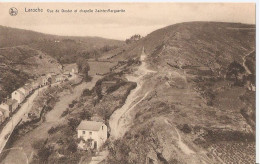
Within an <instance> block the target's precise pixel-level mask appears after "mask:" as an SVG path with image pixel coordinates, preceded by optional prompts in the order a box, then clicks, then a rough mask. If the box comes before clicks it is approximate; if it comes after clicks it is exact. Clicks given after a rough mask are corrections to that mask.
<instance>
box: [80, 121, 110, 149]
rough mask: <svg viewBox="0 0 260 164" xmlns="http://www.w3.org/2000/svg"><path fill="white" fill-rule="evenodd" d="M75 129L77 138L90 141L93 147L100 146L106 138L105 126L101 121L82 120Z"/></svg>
mask: <svg viewBox="0 0 260 164" xmlns="http://www.w3.org/2000/svg"><path fill="white" fill-rule="evenodd" d="M77 131H78V138H82V139H83V140H84V141H86V142H88V143H90V147H91V148H94V149H98V148H100V146H102V145H103V144H104V143H105V141H106V140H107V126H106V125H105V124H104V123H103V122H98V121H86V120H83V121H81V123H80V124H79V126H78V128H77Z"/></svg>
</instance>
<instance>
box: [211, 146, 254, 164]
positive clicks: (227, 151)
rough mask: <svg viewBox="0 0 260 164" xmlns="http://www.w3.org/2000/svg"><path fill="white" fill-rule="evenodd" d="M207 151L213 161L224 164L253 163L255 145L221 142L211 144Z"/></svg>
mask: <svg viewBox="0 0 260 164" xmlns="http://www.w3.org/2000/svg"><path fill="white" fill-rule="evenodd" d="M209 151H210V154H211V155H212V158H213V159H216V160H217V161H221V162H223V163H226V164H231V163H243V164H252V163H255V143H252V142H250V143H245V142H221V143H217V144H213V145H212V146H211V147H210V148H209Z"/></svg>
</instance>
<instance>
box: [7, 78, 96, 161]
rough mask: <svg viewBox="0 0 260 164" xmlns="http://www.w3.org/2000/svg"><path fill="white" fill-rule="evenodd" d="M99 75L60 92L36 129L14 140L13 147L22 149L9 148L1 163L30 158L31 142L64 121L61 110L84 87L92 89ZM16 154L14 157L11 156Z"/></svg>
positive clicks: (31, 151)
mask: <svg viewBox="0 0 260 164" xmlns="http://www.w3.org/2000/svg"><path fill="white" fill-rule="evenodd" d="M99 78H100V76H94V77H93V79H92V81H91V82H82V83H81V84H79V85H77V86H76V87H74V88H73V90H72V91H71V92H65V93H64V92H63V93H61V94H60V100H59V101H58V102H57V103H56V105H55V106H54V108H53V109H52V110H51V111H50V112H48V113H47V114H46V121H45V122H42V123H41V124H40V125H39V126H38V127H37V128H36V129H34V130H32V131H31V132H29V133H27V134H25V135H24V136H23V137H21V138H19V139H18V140H17V141H15V142H14V144H13V147H21V148H23V150H24V151H21V150H16V149H14V150H11V151H10V152H9V153H8V155H7V156H6V158H5V159H4V161H3V163H8V164H10V163H21V161H23V162H25V159H26V157H27V158H28V160H29V161H30V160H31V157H32V156H33V154H34V151H33V148H32V144H33V142H34V141H37V140H40V139H44V138H47V137H48V130H49V129H50V128H51V127H55V126H57V125H60V124H64V123H66V119H65V118H64V117H60V116H61V114H62V113H63V111H65V110H66V108H67V107H68V106H69V104H70V103H71V102H72V101H73V100H75V99H77V98H79V97H80V96H81V94H82V92H83V91H84V89H92V88H93V87H94V86H95V84H96V82H97V80H98V79H99ZM13 156H16V158H13Z"/></svg>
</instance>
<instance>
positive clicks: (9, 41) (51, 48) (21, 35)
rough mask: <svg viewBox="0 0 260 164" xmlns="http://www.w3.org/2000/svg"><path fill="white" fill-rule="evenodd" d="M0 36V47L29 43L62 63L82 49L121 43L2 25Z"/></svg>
mask: <svg viewBox="0 0 260 164" xmlns="http://www.w3.org/2000/svg"><path fill="white" fill-rule="evenodd" d="M0 36H2V37H1V38H0V43H1V45H0V47H13V46H19V45H29V46H30V47H32V48H35V49H37V50H41V51H43V52H45V53H47V54H48V55H50V56H52V57H54V58H56V59H58V60H59V61H61V62H64V63H71V62H75V61H74V60H75V56H77V55H78V54H79V53H80V52H81V51H84V50H90V49H96V48H101V47H103V46H105V45H108V46H114V45H116V46H117V45H122V44H123V42H122V41H118V40H112V39H104V38H100V37H74V36H56V35H49V34H43V33H39V32H34V31H29V30H22V29H15V28H10V27H4V26H0ZM55 41H60V42H55Z"/></svg>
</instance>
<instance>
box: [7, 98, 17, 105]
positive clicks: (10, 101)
mask: <svg viewBox="0 0 260 164" xmlns="http://www.w3.org/2000/svg"><path fill="white" fill-rule="evenodd" d="M14 103H18V101H17V100H15V99H7V100H6V102H5V104H7V105H13V104H14Z"/></svg>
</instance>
